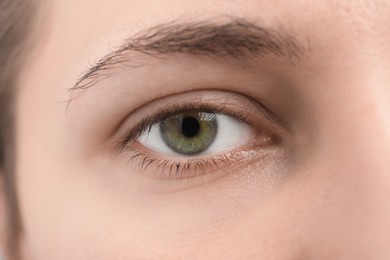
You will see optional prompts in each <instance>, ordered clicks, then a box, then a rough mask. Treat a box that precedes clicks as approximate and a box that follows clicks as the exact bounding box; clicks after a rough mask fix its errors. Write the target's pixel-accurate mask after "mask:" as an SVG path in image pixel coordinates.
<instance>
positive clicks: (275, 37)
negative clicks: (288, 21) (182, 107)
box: [70, 18, 304, 91]
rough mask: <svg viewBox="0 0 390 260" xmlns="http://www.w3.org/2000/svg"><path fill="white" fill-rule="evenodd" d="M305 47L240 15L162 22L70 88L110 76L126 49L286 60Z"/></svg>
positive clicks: (126, 43) (132, 39) (123, 59)
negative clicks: (214, 20)
mask: <svg viewBox="0 0 390 260" xmlns="http://www.w3.org/2000/svg"><path fill="white" fill-rule="evenodd" d="M303 50H304V48H303V47H302V45H300V44H299V43H298V41H297V40H296V39H295V38H294V37H293V36H291V35H287V34H285V33H284V32H281V31H276V30H272V29H268V28H264V27H261V26H258V25H256V24H254V23H252V22H249V21H247V20H245V19H241V18H231V19H229V20H228V21H227V22H224V23H217V22H212V20H210V21H203V22H185V23H183V22H171V23H167V24H161V25H158V26H155V27H152V28H149V29H146V30H143V31H141V32H139V33H137V34H136V35H134V36H132V37H130V38H128V39H126V40H125V41H124V43H123V45H122V46H121V47H120V48H118V49H117V50H114V51H112V52H111V53H109V54H107V55H106V56H104V57H103V58H101V59H100V60H99V61H98V62H97V63H96V64H95V65H93V66H91V67H90V68H89V69H87V70H86V71H85V72H84V73H83V74H82V75H81V76H80V78H79V80H78V81H77V82H76V84H75V85H74V86H73V87H72V88H70V91H73V90H77V89H82V90H85V89H88V88H90V87H91V86H93V85H95V84H96V83H98V82H99V81H100V80H101V79H104V78H106V77H109V76H110V73H109V70H111V69H113V68H115V67H117V66H118V65H120V64H124V63H125V62H127V61H128V60H129V57H128V56H126V54H127V53H128V52H137V53H142V54H145V55H149V56H153V55H158V54H162V55H172V54H177V53H183V54H190V55H194V56H207V57H211V58H223V59H228V58H232V59H236V60H248V59H250V58H254V57H264V56H266V55H271V54H272V55H275V56H277V57H282V58H284V59H287V60H292V59H293V58H299V56H301V55H302V53H303Z"/></svg>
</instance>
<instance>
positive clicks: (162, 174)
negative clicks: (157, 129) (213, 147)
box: [128, 150, 232, 179]
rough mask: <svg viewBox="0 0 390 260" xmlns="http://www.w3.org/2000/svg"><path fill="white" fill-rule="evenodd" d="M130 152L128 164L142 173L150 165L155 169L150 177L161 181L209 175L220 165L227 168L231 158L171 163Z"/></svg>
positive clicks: (170, 161) (214, 157) (219, 157)
mask: <svg viewBox="0 0 390 260" xmlns="http://www.w3.org/2000/svg"><path fill="white" fill-rule="evenodd" d="M130 152H131V153H133V154H132V155H131V156H130V159H129V160H128V162H129V163H135V164H137V166H138V167H139V168H140V169H141V170H142V171H143V172H146V171H147V170H148V168H149V167H150V166H151V165H155V167H156V169H155V170H154V172H153V176H152V177H155V178H161V179H169V178H171V179H172V178H174V179H184V178H191V177H195V176H199V175H204V172H207V173H211V172H213V171H215V170H217V169H220V168H221V167H220V165H219V164H220V163H222V164H223V165H225V166H227V165H228V164H229V163H231V160H232V158H229V157H228V156H227V155H226V154H225V155H215V156H211V157H208V158H204V159H191V160H188V161H184V160H183V161H173V160H166V159H158V158H152V157H151V156H150V155H148V154H145V153H142V152H140V151H137V150H131V151H130Z"/></svg>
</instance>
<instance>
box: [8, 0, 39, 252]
mask: <svg viewBox="0 0 390 260" xmlns="http://www.w3.org/2000/svg"><path fill="white" fill-rule="evenodd" d="M32 2H33V1H32V0H0V178H1V179H2V183H3V184H4V185H3V187H0V188H1V189H2V190H0V196H5V198H6V206H7V210H6V221H7V223H6V230H5V232H6V234H7V241H6V242H7V244H6V248H5V250H6V252H5V253H6V254H7V256H8V257H9V258H10V259H18V258H19V255H18V251H19V249H18V244H19V236H20V232H21V225H20V221H19V212H18V206H17V192H16V185H15V174H14V168H15V167H14V165H15V159H16V158H15V142H14V129H15V120H14V115H15V104H14V103H15V102H13V101H14V97H15V95H16V92H17V87H18V86H17V77H18V73H17V71H18V70H19V69H20V67H21V60H22V56H23V55H22V54H24V53H23V51H24V50H25V49H26V47H25V45H26V39H27V35H28V33H29V32H30V31H31V30H30V29H31V27H30V26H31V19H32V13H33V3H32ZM0 183H1V182H0Z"/></svg>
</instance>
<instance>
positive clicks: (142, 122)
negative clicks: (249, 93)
mask: <svg viewBox="0 0 390 260" xmlns="http://www.w3.org/2000/svg"><path fill="white" fill-rule="evenodd" d="M191 92H192V91H191ZM191 92H190V93H181V94H178V95H173V96H169V97H165V98H164V97H163V98H159V99H158V100H156V101H154V102H151V103H148V104H146V105H144V106H143V107H141V108H139V109H137V110H136V111H134V112H133V113H132V114H138V115H137V116H138V117H140V119H138V122H137V123H135V124H133V125H132V126H131V127H130V129H131V130H130V131H128V129H127V130H125V131H126V136H125V137H124V136H123V134H122V135H121V136H120V137H119V141H118V142H117V143H118V145H119V147H120V148H121V150H122V149H124V148H125V146H126V145H127V143H129V142H131V141H133V140H135V139H136V138H137V137H138V136H139V135H140V134H142V133H143V132H145V131H147V128H148V127H151V126H152V124H153V123H156V121H157V120H161V119H163V117H164V116H169V114H173V113H175V112H180V111H182V110H191V109H196V110H202V109H204V110H209V111H211V110H212V111H213V112H217V113H221V114H226V115H228V116H231V117H235V118H236V119H237V120H239V121H243V122H244V123H247V124H251V123H254V122H250V120H249V119H248V117H249V116H248V115H249V114H251V113H252V114H253V113H255V112H259V113H260V114H261V118H262V122H261V125H262V127H266V126H267V127H269V128H271V126H272V127H273V128H278V129H274V131H275V132H276V133H277V135H279V134H282V132H283V134H284V130H283V129H282V127H279V126H276V125H277V123H276V122H274V121H275V119H273V116H272V115H271V114H270V113H271V112H269V110H268V109H267V108H265V107H263V106H262V105H261V104H259V103H257V102H256V101H254V100H251V99H250V98H249V97H245V96H243V95H242V94H239V93H234V92H231V91H220V90H201V91H194V92H195V93H191ZM194 94H195V95H198V96H202V94H203V95H204V96H207V95H209V96H214V98H216V97H220V98H221V99H229V98H230V99H233V98H236V100H235V102H236V103H237V107H238V106H241V109H242V110H243V111H240V112H241V115H239V114H238V113H239V112H238V111H237V112H235V111H232V109H227V108H226V107H225V108H223V107H222V106H223V105H222V103H223V102H221V103H220V104H219V105H216V104H210V102H208V103H207V102H204V103H203V104H202V103H201V102H198V103H196V102H192V103H191V100H193V99H191V98H188V97H187V100H188V101H186V102H183V101H181V102H182V105H180V104H177V103H179V102H176V104H175V105H172V104H173V103H174V101H172V100H170V101H166V103H171V102H173V103H171V104H170V105H168V106H166V105H165V107H168V109H165V110H164V109H163V110H161V107H160V106H159V102H162V101H161V100H164V99H168V100H169V99H170V98H171V99H172V98H173V99H177V100H180V99H181V98H180V97H183V96H187V95H189V96H191V95H194ZM211 100H213V98H210V100H209V101H211ZM232 103H234V102H232ZM238 103H246V105H243V104H238ZM225 105H226V104H225ZM150 106H152V107H153V106H154V107H159V109H158V111H157V112H151V109H149V108H150ZM245 109H246V110H247V111H245ZM145 113H147V114H148V115H149V116H145V115H144V114H145ZM244 113H247V114H248V115H245V114H244ZM132 114H130V115H128V118H131V117H132ZM150 114H151V116H150ZM122 124H124V122H122V123H121V125H122ZM119 128H122V127H119ZM264 130H265V129H264ZM142 131H143V132H142ZM126 138H127V140H126Z"/></svg>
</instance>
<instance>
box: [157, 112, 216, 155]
mask: <svg viewBox="0 0 390 260" xmlns="http://www.w3.org/2000/svg"><path fill="white" fill-rule="evenodd" d="M217 128H218V125H217V119H216V115H215V114H214V113H207V112H188V113H181V114H177V115H174V116H170V117H168V118H166V119H164V120H163V121H161V123H160V134H161V137H162V139H163V141H164V142H165V144H166V145H167V146H168V147H169V148H171V149H172V150H174V151H175V152H178V153H181V154H185V155H193V154H198V153H201V152H203V151H205V150H206V149H207V148H208V147H209V146H210V145H211V144H212V143H213V141H214V139H215V136H216V134H217Z"/></svg>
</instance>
